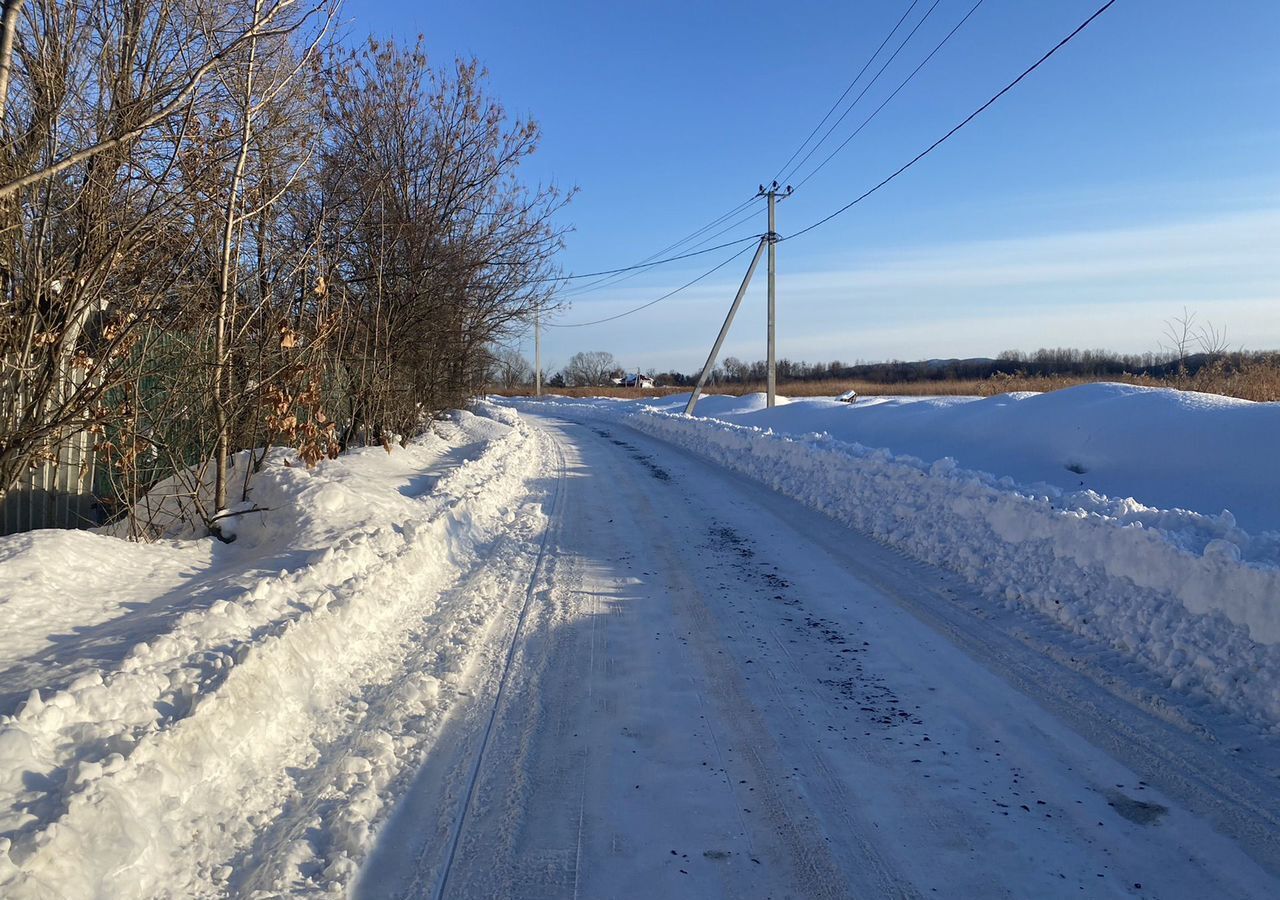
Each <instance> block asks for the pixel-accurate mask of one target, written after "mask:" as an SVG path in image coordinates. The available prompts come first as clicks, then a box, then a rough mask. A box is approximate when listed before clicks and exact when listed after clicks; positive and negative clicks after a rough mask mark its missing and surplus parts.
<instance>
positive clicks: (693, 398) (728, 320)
mask: <svg viewBox="0 0 1280 900" xmlns="http://www.w3.org/2000/svg"><path fill="white" fill-rule="evenodd" d="M756 196H757V197H767V198H768V200H769V231H768V233H767V234H765V235H764V236H763V237H761V238H760V243H759V245H757V246H756V255H755V256H753V257H751V265H750V266H748V267H747V275H746V277H745V278H743V279H742V286H741V287H740V288H738V294H737V296H735V297H734V298H733V304H732V305H731V306H730V307H729V314H728V315H727V316H725V317H724V324H723V325H721V326H720V334H719V335H718V336H717V337H716V342H715V344H714V345H713V346H712V348H711V353H709V354H708V355H707V362H706V365H704V366H703V367H702V374H701V375H699V376H698V383H697V384H696V385H695V386H694V388H693V393H692V394H690V395H689V402H688V403H687V404H685V407H684V414H685V415H686V416H691V415H693V410H694V407H695V406H697V405H698V397H700V396H701V395H702V386H703V385H705V384H706V383H707V379H708V378H709V377H710V376H711V370H712V369H714V368H715V367H716V357H717V356H719V355H720V347H721V346H722V345H723V344H724V339H725V338H726V337H728V335H729V328H730V326H732V325H733V317H734V315H736V314H737V312H738V307H739V306H740V305H741V303H742V297H743V295H744V294H746V292H747V285H749V284H751V276H752V275H754V274H755V271H756V264H757V263H759V262H760V256H761V254H763V253H764V248H765V246H766V245H767V246H768V248H769V405H770V406H773V403H774V398H775V397H776V395H777V387H778V376H777V372H776V365H777V353H776V352H775V351H774V324H775V321H776V320H775V317H774V299H775V280H776V274H777V267H776V265H775V263H776V261H777V255H776V254H777V251H776V250H775V249H774V245H775V244H776V243H778V241H779V240H780V239H779V237H778V233H777V231H776V230H775V228H774V224H775V215H774V210H775V208H776V206H777V202H778V201H779V200H786V199H787V198H788V197H790V196H791V185H787V187H786V190H779V189H778V182H776V181H775V182H774V183H773V184H772V185H770V187H769V189H768V190H765V187H764V185H763V184H762V185H760V193H758V194H756Z"/></svg>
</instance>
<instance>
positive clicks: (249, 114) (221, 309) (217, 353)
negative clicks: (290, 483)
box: [211, 0, 262, 534]
mask: <svg viewBox="0 0 1280 900" xmlns="http://www.w3.org/2000/svg"><path fill="white" fill-rule="evenodd" d="M261 16H262V0H256V2H255V3H254V5H253V30H252V34H254V35H255V36H254V37H251V38H250V39H249V59H248V62H247V63H246V65H245V75H244V78H245V81H244V108H243V115H244V119H243V122H242V123H241V128H240V153H239V155H238V156H237V157H236V167H235V171H234V172H233V173H232V176H231V184H230V185H228V188H227V205H226V210H225V215H226V218H225V220H224V222H223V229H222V258H221V267H220V270H219V272H218V313H217V318H216V324H215V331H214V348H213V354H214V362H213V405H214V416H215V427H216V428H217V431H218V439H217V444H216V446H215V449H214V463H213V465H214V474H213V508H214V515H215V516H217V515H218V513H220V512H222V511H223V510H225V509H226V507H227V471H228V469H229V463H230V456H231V426H230V423H229V422H228V421H227V404H228V403H229V402H230V399H231V398H230V375H231V372H230V368H229V367H228V366H227V353H228V346H227V335H228V333H229V330H230V323H229V322H228V321H227V320H228V317H229V316H228V312H229V310H230V307H231V273H232V268H233V255H234V253H233V251H234V244H235V226H236V202H237V200H238V199H239V197H240V186H241V184H242V183H243V181H244V170H245V165H246V163H247V161H248V158H249V141H250V139H251V138H252V136H253V76H254V67H255V65H256V64H257V56H258V39H257V37H256V34H257V30H258V27H259V20H260V18H261ZM211 528H212V530H213V532H214V534H219V533H220V532H219V530H218V526H217V523H216V522H215V523H214V524H213V525H212V526H211Z"/></svg>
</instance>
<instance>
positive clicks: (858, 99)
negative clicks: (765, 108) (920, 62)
mask: <svg viewBox="0 0 1280 900" xmlns="http://www.w3.org/2000/svg"><path fill="white" fill-rule="evenodd" d="M941 2H942V0H933V4H932V5H931V6H930V7H929V8H928V9H927V10H925V12H924V15H923V16H921V17H920V21H919V22H917V23H916V24H915V26H914V27H913V28H912V29H911V31H909V32H908V33H907V36H906V37H905V38H903V39H902V43H900V44H899V45H898V46H897V49H895V50H894V51H893V53H891V54H890V55H889V58H888V59H886V60H885V61H884V65H882V66H881V67H880V68H879V69H878V70H876V74H875V75H873V76H871V80H870V81H868V82H867V83H866V85H865V86H864V87H863V88H862V90H861V91H860V92H859V93H858V96H856V97H854V98H853V102H852V103H850V104H849V106H848V107H847V108H846V109H845V111H844V112H842V113H841V114H840V116H839V118H837V119H836V120H835V121H834V122H832V123H831V127H830V128H828V129H827V132H826V134H824V135H823V136H822V137H821V138H819V139H818V143H816V144H814V145H813V146H812V147H811V148H810V149H809V152H808V153H806V154H805V155H804V157H803V158H802V159H801V160H800V162H798V163H796V164H795V165H794V166H792V167H791V170H790V171H789V172H787V177H786V178H783V179H782V181H784V182H785V181H786V180H787V179H789V178H791V176H792V175H794V174H795V173H796V172H797V171H799V170H800V167H801V166H803V165H804V164H805V163H807V162H808V161H809V159H810V157H812V156H813V154H815V153H817V152H818V148H819V147H821V146H822V145H823V144H824V143H826V141H827V138H829V137H831V134H832V132H834V131H835V130H836V129H837V128H839V127H840V123H841V122H843V121H844V119H845V116H847V115H849V113H851V112H853V109H854V107H856V106H857V105H858V103H859V102H861V100H862V98H863V97H865V96H866V95H867V91H869V90H871V89H872V88H873V87H875V83H876V82H877V81H879V80H880V76H881V75H883V74H884V72H885V69H887V68H889V66H890V65H892V64H893V61H894V60H895V59H897V58H898V54H899V53H901V52H902V50H903V48H905V47H906V46H907V44H909V43H911V39H912V38H913V37H915V36H916V32H917V31H919V30H920V28H921V26H923V25H924V23H925V22H927V21H929V17H930V16H931V15H933V11H934V10H935V9H937V8H938V4H939V3H941Z"/></svg>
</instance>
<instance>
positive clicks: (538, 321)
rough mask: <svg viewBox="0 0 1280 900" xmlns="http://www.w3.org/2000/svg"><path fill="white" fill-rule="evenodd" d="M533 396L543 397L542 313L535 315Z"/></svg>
mask: <svg viewBox="0 0 1280 900" xmlns="http://www.w3.org/2000/svg"><path fill="white" fill-rule="evenodd" d="M533 396H535V397H541V396H542V313H540V312H537V313H534V314H533Z"/></svg>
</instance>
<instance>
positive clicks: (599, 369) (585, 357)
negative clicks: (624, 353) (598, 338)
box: [562, 350, 620, 387]
mask: <svg viewBox="0 0 1280 900" xmlns="http://www.w3.org/2000/svg"><path fill="white" fill-rule="evenodd" d="M619 368H620V366H619V365H618V361H617V360H616V359H614V357H613V354H612V353H607V352H605V351H603V350H584V351H581V352H579V353H575V354H573V356H571V357H569V361H568V362H567V363H566V364H565V367H564V369H563V370H562V372H563V374H564V380H565V382H566V383H567V384H569V385H570V386H573V387H595V386H597V385H602V384H604V383H605V381H606V380H607V379H608V378H609V376H610V375H611V374H613V373H614V372H616V371H618V369H619Z"/></svg>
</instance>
